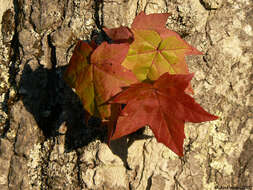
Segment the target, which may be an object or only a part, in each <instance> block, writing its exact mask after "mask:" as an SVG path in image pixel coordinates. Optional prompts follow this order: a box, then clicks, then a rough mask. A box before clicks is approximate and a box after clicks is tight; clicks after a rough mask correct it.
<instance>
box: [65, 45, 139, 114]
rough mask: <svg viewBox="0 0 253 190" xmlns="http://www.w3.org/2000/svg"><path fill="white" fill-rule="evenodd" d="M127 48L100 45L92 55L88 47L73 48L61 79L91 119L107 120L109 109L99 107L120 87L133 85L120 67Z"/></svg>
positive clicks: (131, 78) (130, 77)
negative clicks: (73, 91)
mask: <svg viewBox="0 0 253 190" xmlns="http://www.w3.org/2000/svg"><path fill="white" fill-rule="evenodd" d="M128 47H129V45H128V44H126V43H122V44H108V43H107V42H103V43H102V44H101V45H100V46H98V47H97V48H96V49H95V50H94V52H92V51H93V49H92V48H91V46H89V44H87V43H85V42H81V41H80V42H79V43H78V44H77V46H76V48H75V50H74V53H73V56H72V58H71V61H70V65H69V67H68V69H67V71H66V73H65V76H64V77H65V80H66V81H67V83H68V84H69V85H70V86H71V87H72V88H75V90H76V93H77V94H78V96H79V97H80V99H81V101H82V103H83V106H84V108H85V109H86V110H87V111H88V112H89V113H90V114H91V115H95V116H98V117H101V118H102V119H104V118H107V117H110V105H103V104H104V103H105V102H106V101H107V100H108V99H110V98H111V97H112V96H114V95H116V94H117V93H119V92H120V91H121V87H124V86H128V85H129V84H132V83H135V82H136V78H135V76H134V74H133V73H132V72H130V71H128V70H127V69H126V68H124V67H123V66H121V62H122V61H123V60H124V58H125V56H126V54H127V51H128ZM91 52H92V54H91Z"/></svg>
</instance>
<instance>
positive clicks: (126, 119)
mask: <svg viewBox="0 0 253 190" xmlns="http://www.w3.org/2000/svg"><path fill="white" fill-rule="evenodd" d="M192 77H193V74H188V75H170V74H169V73H165V74H163V75H162V76H161V77H160V78H159V79H158V80H157V81H155V82H154V83H153V84H151V83H139V84H133V85H131V86H130V87H129V88H128V89H126V90H125V91H123V92H121V93H120V94H118V95H117V96H116V97H115V98H114V99H113V100H112V101H111V103H121V104H126V106H125V108H124V109H123V110H122V112H121V114H120V116H119V118H118V121H117V126H116V130H115V132H114V134H113V136H112V138H111V139H112V140H113V139H117V138H120V137H122V136H125V135H128V134H130V133H133V132H135V131H136V130H138V129H139V128H142V127H143V126H145V125H149V126H150V128H151V130H152V131H153V133H154V135H155V137H156V139H157V141H158V142H161V143H163V144H164V145H166V146H167V147H169V148H170V149H171V150H172V151H173V152H175V153H176V154H178V155H179V156H183V142H184V138H185V134H184V123H185V122H194V123H198V122H203V121H210V120H215V119H217V118H218V117H216V116H214V115H211V114H209V113H208V112H206V111H205V110H204V109H203V108H202V107H200V105H199V104H198V103H196V102H195V101H194V99H193V98H192V97H191V96H189V95H188V94H186V93H185V92H184V90H185V88H186V87H187V86H188V84H189V82H190V80H191V79H192Z"/></svg>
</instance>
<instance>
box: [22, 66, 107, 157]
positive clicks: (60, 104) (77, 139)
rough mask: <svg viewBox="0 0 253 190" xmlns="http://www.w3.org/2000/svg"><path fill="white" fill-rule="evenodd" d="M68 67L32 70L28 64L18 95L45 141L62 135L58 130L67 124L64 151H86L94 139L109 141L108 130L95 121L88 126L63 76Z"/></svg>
mask: <svg viewBox="0 0 253 190" xmlns="http://www.w3.org/2000/svg"><path fill="white" fill-rule="evenodd" d="M64 70H65V67H61V68H56V69H55V70H53V69H45V68H43V67H42V66H39V67H38V68H37V69H36V70H32V68H31V67H30V65H29V64H26V65H25V67H24V70H23V72H22V75H21V79H20V83H19V95H20V97H21V99H22V101H23V103H24V106H25V107H26V109H27V110H28V111H29V112H30V113H31V114H32V115H33V116H34V119H35V120H36V122H37V124H38V126H39V128H40V129H41V130H42V131H43V134H44V137H45V139H48V138H55V137H57V136H59V135H62V134H60V133H59V127H60V126H61V125H62V124H63V123H64V122H65V125H66V126H67V131H66V133H65V134H63V135H65V151H66V152H70V151H72V150H75V149H77V148H81V147H84V146H86V145H88V144H89V143H90V142H92V141H94V140H95V139H99V140H101V141H102V142H104V141H105V139H106V134H107V132H106V129H105V128H102V127H100V126H99V120H98V119H96V118H93V119H91V120H90V121H89V126H86V124H85V111H84V109H83V107H82V104H81V101H80V99H79V97H78V96H77V95H76V94H75V93H74V92H73V90H72V89H71V88H70V87H68V86H67V84H65V82H64V80H63V78H62V73H63V72H64Z"/></svg>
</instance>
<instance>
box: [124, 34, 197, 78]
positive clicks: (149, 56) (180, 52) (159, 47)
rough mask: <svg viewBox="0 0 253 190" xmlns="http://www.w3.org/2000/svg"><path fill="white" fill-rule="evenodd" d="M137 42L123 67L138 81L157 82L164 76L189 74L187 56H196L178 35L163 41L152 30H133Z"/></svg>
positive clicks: (134, 43)
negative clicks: (167, 74)
mask: <svg viewBox="0 0 253 190" xmlns="http://www.w3.org/2000/svg"><path fill="white" fill-rule="evenodd" d="M133 34H134V38H135V40H134V41H133V43H132V44H131V45H130V48H129V52H128V55H127V57H126V59H125V60H124V61H123V63H122V65H123V66H124V67H126V68H128V69H130V70H132V71H133V72H134V73H135V75H136V77H137V78H138V80H140V81H144V80H146V79H150V80H156V79H158V78H159V77H160V76H161V75H162V74H164V73H166V72H169V73H170V74H179V73H180V74H187V73H189V71H188V67H187V64H186V62H185V55H189V54H194V52H193V50H192V48H191V47H190V46H189V45H188V44H187V43H186V42H184V41H183V40H182V39H180V38H178V36H177V35H174V36H170V37H167V38H165V39H162V38H161V37H160V36H159V34H158V33H157V32H155V31H151V30H133Z"/></svg>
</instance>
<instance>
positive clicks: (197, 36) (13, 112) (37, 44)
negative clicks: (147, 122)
mask: <svg viewBox="0 0 253 190" xmlns="http://www.w3.org/2000/svg"><path fill="white" fill-rule="evenodd" d="M0 5H1V7H0V21H1V25H0V29H1V34H0V61H1V62H0V83H1V85H0V103H1V104H0V135H1V136H0V189H1V190H18V189H20V190H21V189H22V190H24V189H25V190H26V189H43V190H44V189H50V190H56V189H67V190H72V189H73V190H78V189H80V190H81V189H96V190H99V189H110V190H112V189H134V190H135V189H136V190H144V189H149V190H157V189H159V190H160V189H161V190H163V189H164V190H167V189H171V190H179V189H180V190H181V189H182V190H188V189H193V190H202V189H207V190H209V189H210V190H212V189H222V188H223V189H224V188H226V189H229V188H230V189H236V188H237V189H253V178H252V175H251V174H252V173H253V159H252V157H253V148H252V147H253V135H252V133H253V129H252V127H253V119H252V118H253V98H252V94H253V93H252V85H253V84H252V73H253V72H252V71H253V69H252V65H253V64H252V63H253V56H252V55H253V48H252V47H253V2H252V1H251V0H244V1H242V0H234V1H232V0H227V1H223V0H186V1H181V0H99V1H98V0H96V1H92V0H85V1H83V0H61V1H59V0H43V1H41V0H0ZM140 11H145V12H146V13H147V14H148V13H161V12H162V13H165V12H166V13H167V12H168V13H171V14H172V15H171V16H170V17H169V19H168V21H167V27H168V28H169V29H171V30H174V31H176V32H178V33H179V34H180V35H181V36H182V37H183V38H184V39H185V40H186V41H188V42H189V43H190V44H191V45H193V46H194V47H197V48H198V50H200V51H202V52H203V56H192V57H187V63H188V65H189V68H190V72H194V73H195V76H194V79H193V82H192V84H193V88H194V91H195V95H194V98H195V99H196V101H197V102H198V103H200V104H201V106H203V107H204V108H205V109H206V110H207V111H209V112H210V113H212V114H215V115H218V116H219V117H220V118H219V120H216V121H212V122H206V123H201V124H192V123H188V124H187V125H186V126H185V131H186V139H185V142H184V156H183V157H181V158H180V157H178V156H176V155H175V154H174V153H173V152H172V151H170V150H169V149H168V148H167V147H165V146H164V145H162V144H160V143H157V141H156V139H155V138H154V136H153V134H152V132H151V130H150V129H149V128H148V127H146V128H145V129H144V130H142V131H138V132H137V133H134V134H132V135H129V136H127V137H124V138H122V139H119V140H117V141H114V142H112V146H111V148H109V147H108V146H107V144H106V143H105V141H106V129H104V128H102V127H100V126H99V122H98V121H97V120H95V119H93V120H92V121H90V123H89V125H88V126H86V125H85V121H84V115H85V113H84V110H83V108H82V105H81V102H80V100H79V99H78V97H77V95H75V93H74V92H73V91H72V89H70V88H69V87H68V86H67V85H66V84H65V82H64V80H63V78H62V74H63V73H64V70H65V68H66V66H67V64H68V62H69V59H70V57H71V55H72V51H73V49H74V46H75V44H76V42H77V41H78V40H79V39H81V40H90V39H91V38H92V36H93V35H98V36H99V39H101V40H103V34H101V29H102V27H108V28H112V27H119V26H121V25H124V26H130V25H131V23H132V21H133V19H134V17H135V16H136V15H137V14H138V13H139V12H140ZM151 22H152V21H151ZM129 122H131V121H129Z"/></svg>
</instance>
